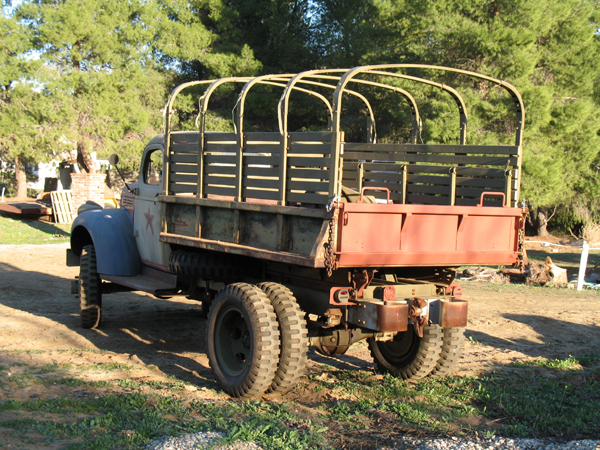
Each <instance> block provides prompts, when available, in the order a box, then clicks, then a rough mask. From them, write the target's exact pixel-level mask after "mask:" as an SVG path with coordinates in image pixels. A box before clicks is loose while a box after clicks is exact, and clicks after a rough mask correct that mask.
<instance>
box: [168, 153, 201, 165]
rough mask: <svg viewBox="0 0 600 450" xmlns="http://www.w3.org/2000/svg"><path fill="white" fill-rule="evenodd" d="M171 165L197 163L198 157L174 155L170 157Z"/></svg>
mask: <svg viewBox="0 0 600 450" xmlns="http://www.w3.org/2000/svg"><path fill="white" fill-rule="evenodd" d="M171 163H198V155H192V154H183V155H179V154H177V153H175V154H173V155H171Z"/></svg>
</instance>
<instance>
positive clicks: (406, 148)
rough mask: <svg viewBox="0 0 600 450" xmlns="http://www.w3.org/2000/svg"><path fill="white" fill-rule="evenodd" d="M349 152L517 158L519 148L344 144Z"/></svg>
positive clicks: (501, 146)
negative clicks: (504, 156)
mask: <svg viewBox="0 0 600 450" xmlns="http://www.w3.org/2000/svg"><path fill="white" fill-rule="evenodd" d="M344 148H345V150H346V151H349V152H364V153H370V152H373V153H379V152H385V153H429V154H435V153H440V154H462V155H506V156H517V155H518V154H519V147H516V146H513V145H443V144H441V145H427V144H363V143H346V144H344Z"/></svg>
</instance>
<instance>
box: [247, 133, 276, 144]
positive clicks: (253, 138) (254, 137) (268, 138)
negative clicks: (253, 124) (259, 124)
mask: <svg viewBox="0 0 600 450" xmlns="http://www.w3.org/2000/svg"><path fill="white" fill-rule="evenodd" d="M244 138H245V140H246V144H251V143H252V142H273V143H281V141H282V139H283V136H282V135H281V134H279V132H278V131H275V132H263V131H250V132H247V133H244Z"/></svg>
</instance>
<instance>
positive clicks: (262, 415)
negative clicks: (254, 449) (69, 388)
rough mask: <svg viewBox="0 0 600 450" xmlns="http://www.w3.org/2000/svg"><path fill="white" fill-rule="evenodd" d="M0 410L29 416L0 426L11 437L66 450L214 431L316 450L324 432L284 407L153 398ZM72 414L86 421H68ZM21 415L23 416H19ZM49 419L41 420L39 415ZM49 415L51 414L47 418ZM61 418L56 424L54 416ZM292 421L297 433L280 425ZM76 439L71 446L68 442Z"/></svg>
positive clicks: (270, 445) (11, 403)
mask: <svg viewBox="0 0 600 450" xmlns="http://www.w3.org/2000/svg"><path fill="white" fill-rule="evenodd" d="M0 411H19V412H21V413H34V414H29V415H30V416H31V415H33V416H34V417H35V418H32V417H23V418H18V419H10V420H5V421H3V422H0V426H1V427H3V428H11V429H12V430H13V433H14V435H21V436H24V437H26V435H27V434H28V433H33V432H35V433H39V434H42V435H44V436H46V437H47V438H50V439H56V440H60V441H61V442H64V443H65V444H66V447H65V448H67V449H110V448H143V447H144V446H145V445H147V444H148V443H149V442H151V441H152V440H153V439H156V438H159V437H162V436H165V435H178V434H185V433H192V432H197V431H219V432H222V433H223V434H224V438H223V439H222V442H223V443H229V442H235V441H258V442H260V443H261V445H262V446H263V447H264V448H266V449H284V448H288V449H292V448H294V449H314V448H321V444H322V443H323V433H324V432H325V431H326V428H323V427H318V426H315V425H314V424H313V423H312V422H311V421H310V420H308V421H307V420H303V419H301V418H299V417H298V416H297V415H296V414H294V413H291V412H290V411H289V410H288V406H287V405H272V404H269V403H259V402H226V403H222V404H221V403H206V402H192V403H188V402H186V401H184V400H182V399H179V398H175V397H170V396H158V395H155V394H141V393H131V394H119V395H116V394H111V395H106V396H103V397H100V398H93V399H77V400H74V399H69V398H64V399H63V398H61V399H52V400H31V401H26V402H22V401H16V400H7V401H4V402H0ZM75 414H77V415H79V416H81V415H85V416H87V417H84V418H80V419H76V420H73V419H71V418H70V417H72V416H74V415H75ZM23 415H24V414H23ZM45 415H47V416H49V417H48V418H47V419H46V418H44V416H45ZM50 415H51V416H50ZM57 415H62V419H60V420H57V418H56V416H57ZM286 422H290V423H294V424H295V425H296V427H297V424H298V423H301V424H302V426H303V428H304V429H302V430H299V429H297V428H295V427H290V426H288V425H286ZM74 440H77V442H73V441H74Z"/></svg>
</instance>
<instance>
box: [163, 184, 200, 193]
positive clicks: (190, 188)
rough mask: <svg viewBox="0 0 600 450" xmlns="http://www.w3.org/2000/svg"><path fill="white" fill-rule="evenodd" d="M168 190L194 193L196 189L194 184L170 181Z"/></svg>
mask: <svg viewBox="0 0 600 450" xmlns="http://www.w3.org/2000/svg"><path fill="white" fill-rule="evenodd" d="M169 191H170V192H173V193H175V194H195V193H196V192H198V191H197V186H196V185H190V184H178V183H170V184H169Z"/></svg>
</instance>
